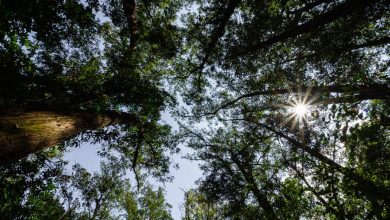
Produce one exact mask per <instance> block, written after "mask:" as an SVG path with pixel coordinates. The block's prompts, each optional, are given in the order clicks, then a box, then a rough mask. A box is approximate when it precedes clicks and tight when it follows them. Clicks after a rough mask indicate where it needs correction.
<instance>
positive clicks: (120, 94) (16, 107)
mask: <svg viewBox="0 0 390 220" xmlns="http://www.w3.org/2000/svg"><path fill="white" fill-rule="evenodd" d="M0 4H1V5H0V9H1V14H2V15H1V16H2V17H1V25H0V29H1V30H0V39H1V42H0V45H1V47H0V56H1V66H2V72H3V73H5V74H2V76H1V78H0V84H1V88H2V89H1V99H0V108H1V116H0V124H1V126H0V128H1V130H0V132H1V142H0V149H1V150H0V155H1V156H0V157H1V162H2V163H8V162H9V161H13V160H16V159H20V158H22V157H25V156H27V155H28V154H30V153H33V152H37V151H39V150H41V149H44V148H47V147H51V146H54V145H56V144H59V143H61V142H62V141H64V140H67V139H69V138H72V137H74V136H76V135H78V134H80V132H85V131H91V130H92V131H93V130H98V129H101V128H103V127H107V126H110V125H114V124H116V125H118V126H119V127H121V128H122V131H123V132H125V130H126V129H129V127H135V128H137V129H138V130H147V129H150V128H151V129H154V130H156V129H158V128H159V127H160V125H158V123H157V121H158V120H159V117H160V111H161V110H163V109H164V108H165V107H166V106H167V105H168V104H169V102H171V101H172V99H171V97H170V95H169V94H168V93H166V92H165V91H163V89H162V81H161V77H162V76H163V75H165V74H167V71H166V70H162V71H161V70H160V69H161V68H160V66H159V64H160V63H161V62H168V61H169V60H171V59H172V57H173V56H174V54H175V50H176V49H175V42H176V41H178V38H177V31H176V30H177V28H176V27H175V26H174V25H173V23H172V22H173V19H174V18H175V13H170V12H174V11H175V10H176V9H177V7H178V4H177V3H175V2H172V3H171V2H170V1H154V2H144V1H139V2H137V4H136V3H135V1H127V0H123V1H109V2H102V3H99V2H98V1H86V2H81V1H73V0H71V1H54V2H53V1H45V2H42V1H17V2H2V3H0ZM20 5H24V6H23V7H19V6H20ZM99 13H100V14H103V16H101V15H99V16H101V17H100V18H98V17H97V14H99ZM99 19H100V20H101V19H103V20H107V21H104V22H103V21H100V20H99ZM152 127H154V128H152ZM145 132H147V131H145ZM90 134H91V133H90ZM155 134H156V133H155ZM91 137H92V136H91ZM106 139H109V135H106Z"/></svg>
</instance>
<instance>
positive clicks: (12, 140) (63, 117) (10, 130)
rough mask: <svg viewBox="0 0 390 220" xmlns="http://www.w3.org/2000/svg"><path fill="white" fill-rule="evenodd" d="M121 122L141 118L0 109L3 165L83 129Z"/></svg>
mask: <svg viewBox="0 0 390 220" xmlns="http://www.w3.org/2000/svg"><path fill="white" fill-rule="evenodd" d="M118 123H127V124H129V123H130V124H136V123H138V119H137V117H136V116H135V115H132V114H128V113H121V112H114V111H107V112H101V113H94V112H87V111H58V110H56V111H54V110H51V111H49V110H46V111H44V110H35V111H34V110H27V109H6V110H1V111H0V165H3V164H7V163H10V162H12V161H15V160H18V159H21V158H24V157H26V156H27V155H28V154H31V153H34V152H38V151H40V150H43V149H45V148H48V147H51V146H54V145H56V144H59V143H61V142H62V141H64V140H66V139H68V138H70V137H72V136H74V135H77V134H79V133H80V132H82V131H86V130H96V129H100V128H103V127H107V126H109V125H113V124H118Z"/></svg>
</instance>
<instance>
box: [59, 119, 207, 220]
mask: <svg viewBox="0 0 390 220" xmlns="http://www.w3.org/2000/svg"><path fill="white" fill-rule="evenodd" d="M162 120H163V121H164V122H165V123H167V124H169V125H171V126H172V128H173V129H178V125H177V123H176V122H175V121H174V119H173V118H172V116H171V115H170V113H168V112H164V113H163V115H162ZM179 147H180V149H181V151H180V153H179V154H176V155H172V161H173V163H177V164H179V169H175V168H173V167H171V169H170V174H171V175H172V176H173V177H174V179H173V181H172V182H167V183H165V185H161V183H158V182H155V181H153V180H152V181H153V182H152V184H153V185H155V186H162V187H164V188H165V189H166V197H165V198H166V201H167V202H168V203H169V204H171V205H172V217H173V218H174V219H175V220H178V219H181V217H182V216H183V215H184V210H183V209H182V204H183V202H184V192H183V190H185V191H187V190H188V189H190V188H194V187H195V181H196V180H197V179H199V178H200V177H201V175H202V171H201V170H200V169H199V166H198V164H197V163H195V162H193V161H189V160H187V159H184V158H183V156H185V155H186V154H188V153H191V152H192V150H191V149H189V148H187V147H185V146H183V145H180V146H179ZM100 148H101V147H100V146H99V144H95V145H94V144H90V143H84V144H82V145H81V147H80V148H73V149H72V150H70V151H69V152H67V153H65V155H64V158H65V160H68V161H69V162H70V163H69V166H68V167H69V168H70V167H71V166H72V165H73V164H75V163H79V164H80V165H81V166H82V167H84V168H86V169H87V170H88V171H89V172H91V173H93V172H99V169H100V167H99V166H100V161H101V157H100V156H98V155H97V152H98V150H99V149H100Z"/></svg>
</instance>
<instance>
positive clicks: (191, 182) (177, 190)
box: [64, 1, 202, 220]
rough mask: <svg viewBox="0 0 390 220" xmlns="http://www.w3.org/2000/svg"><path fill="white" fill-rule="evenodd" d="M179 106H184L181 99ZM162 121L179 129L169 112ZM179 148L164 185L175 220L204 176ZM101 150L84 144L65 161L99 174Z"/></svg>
mask: <svg viewBox="0 0 390 220" xmlns="http://www.w3.org/2000/svg"><path fill="white" fill-rule="evenodd" d="M82 2H83V1H82ZM196 9H197V6H196V5H191V7H189V8H186V9H183V10H182V11H180V12H179V13H178V18H177V20H176V25H178V26H181V27H182V26H183V24H182V23H181V21H180V19H179V18H180V16H181V15H183V14H184V13H185V12H186V11H191V12H194V11H196ZM97 17H98V19H99V20H100V22H102V23H103V22H105V21H109V19H108V18H107V17H105V16H104V15H103V14H102V13H98V14H97ZM100 47H101V49H103V48H102V47H103V45H100ZM179 104H180V105H182V104H184V103H183V102H182V101H181V99H180V98H179ZM162 121H164V122H165V123H167V124H169V125H170V126H171V127H172V129H173V130H177V129H178V124H177V123H176V122H175V120H174V118H173V117H172V115H171V114H170V113H169V112H168V111H166V112H163V113H162ZM200 126H202V125H200ZM179 147H180V149H181V151H180V153H179V154H176V155H172V157H171V159H172V164H178V165H179V169H175V168H174V167H173V166H171V169H170V175H172V176H173V177H174V179H173V181H172V182H167V183H165V184H164V185H163V187H164V188H165V190H166V196H165V199H166V201H167V202H168V203H169V204H171V205H172V212H171V214H172V217H173V218H174V219H175V220H178V219H181V218H182V216H184V212H183V210H182V204H183V202H184V191H187V190H189V189H191V188H194V187H195V186H196V185H195V181H196V180H198V179H199V178H200V177H201V176H202V171H201V170H200V169H199V166H198V164H197V163H196V162H193V161H189V160H186V159H184V158H183V156H185V155H186V154H189V153H191V152H192V151H191V149H189V148H187V147H185V146H183V145H179ZM100 148H101V147H100V146H99V145H98V144H96V145H93V144H90V143H84V144H82V145H81V147H79V148H73V149H72V150H70V151H69V152H67V153H66V154H65V155H64V159H65V160H68V161H69V162H70V163H69V166H68V168H71V166H72V165H73V164H75V163H79V164H80V165H81V166H82V167H84V168H85V169H87V170H88V171H89V172H91V173H93V172H99V169H100V168H99V166H100V161H101V157H100V156H98V154H97V151H98V150H99V149H100ZM152 184H153V182H152ZM154 185H156V186H161V184H160V183H157V182H154Z"/></svg>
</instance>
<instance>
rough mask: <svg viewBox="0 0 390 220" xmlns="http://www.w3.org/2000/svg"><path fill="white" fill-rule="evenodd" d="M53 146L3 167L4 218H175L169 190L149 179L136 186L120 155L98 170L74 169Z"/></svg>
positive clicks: (103, 164)
mask: <svg viewBox="0 0 390 220" xmlns="http://www.w3.org/2000/svg"><path fill="white" fill-rule="evenodd" d="M53 151H54V148H51V149H49V150H47V151H44V152H41V153H39V154H36V155H37V157H36V158H35V159H33V160H27V159H23V160H20V161H18V162H16V163H14V164H11V165H7V166H3V167H2V168H1V169H0V176H1V177H2V179H1V182H0V184H1V186H2V187H1V189H2V191H1V192H2V194H1V201H2V203H1V205H0V214H1V216H2V218H3V219H21V218H23V219H25V218H32V219H41V218H48V219H118V218H125V219H172V217H171V216H170V214H169V210H170V208H171V206H170V205H169V204H167V203H166V202H165V198H164V191H163V190H162V189H161V188H159V189H157V190H154V189H153V187H152V186H150V185H147V184H146V185H143V186H142V188H141V189H139V190H135V189H134V187H132V186H131V184H130V180H129V179H127V178H125V170H124V169H123V168H122V167H121V166H120V165H121V164H120V163H118V162H119V161H115V160H111V161H110V162H109V163H102V164H101V170H100V171H99V173H94V174H91V173H89V172H88V171H87V170H86V169H84V168H82V167H81V166H80V165H78V164H76V165H74V166H73V169H72V172H70V173H69V172H67V171H66V170H65V167H64V166H65V164H66V162H65V161H63V160H61V159H58V158H53V157H52V156H53V153H54V152H53ZM50 155H51V156H50ZM26 164H28V165H29V166H27V165H26Z"/></svg>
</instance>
